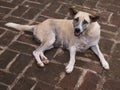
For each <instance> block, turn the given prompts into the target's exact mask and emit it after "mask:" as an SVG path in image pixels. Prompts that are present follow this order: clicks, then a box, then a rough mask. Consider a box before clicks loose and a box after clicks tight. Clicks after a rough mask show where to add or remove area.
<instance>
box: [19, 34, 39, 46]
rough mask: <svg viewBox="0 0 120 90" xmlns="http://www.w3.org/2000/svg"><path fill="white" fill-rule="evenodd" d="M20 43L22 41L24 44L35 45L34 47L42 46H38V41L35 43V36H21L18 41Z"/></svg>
mask: <svg viewBox="0 0 120 90" xmlns="http://www.w3.org/2000/svg"><path fill="white" fill-rule="evenodd" d="M17 40H18V41H22V42H26V43H28V44H33V45H40V43H39V44H38V43H37V41H35V40H34V39H33V36H31V35H29V36H28V35H21V36H20V37H19V38H18V39H17Z"/></svg>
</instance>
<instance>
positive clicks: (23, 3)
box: [23, 1, 41, 4]
mask: <svg viewBox="0 0 120 90" xmlns="http://www.w3.org/2000/svg"><path fill="white" fill-rule="evenodd" d="M27 2H30V3H34V4H41V3H40V2H34V1H27ZM24 3H25V2H24ZM24 3H23V4H24Z"/></svg>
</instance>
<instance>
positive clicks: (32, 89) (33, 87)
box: [30, 81, 38, 90]
mask: <svg viewBox="0 0 120 90" xmlns="http://www.w3.org/2000/svg"><path fill="white" fill-rule="evenodd" d="M37 84H38V81H36V83H35V84H34V85H33V86H32V88H31V89H30V90H34V89H35V87H36V85H37Z"/></svg>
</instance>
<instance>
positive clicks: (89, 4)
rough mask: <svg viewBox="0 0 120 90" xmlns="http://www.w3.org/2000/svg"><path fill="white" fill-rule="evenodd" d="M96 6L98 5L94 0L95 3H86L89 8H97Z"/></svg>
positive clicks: (88, 1) (88, 0)
mask: <svg viewBox="0 0 120 90" xmlns="http://www.w3.org/2000/svg"><path fill="white" fill-rule="evenodd" d="M96 4H97V1H94V0H93V1H91V0H87V1H85V2H84V5H85V6H86V7H89V8H95V7H96Z"/></svg>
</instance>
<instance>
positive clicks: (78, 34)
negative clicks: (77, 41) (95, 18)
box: [74, 32, 82, 37]
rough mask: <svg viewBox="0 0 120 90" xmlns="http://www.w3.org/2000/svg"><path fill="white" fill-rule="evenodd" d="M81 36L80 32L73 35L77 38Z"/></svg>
mask: <svg viewBox="0 0 120 90" xmlns="http://www.w3.org/2000/svg"><path fill="white" fill-rule="evenodd" d="M81 34H82V33H80V32H74V35H75V36H77V37H78V36H80V35H81Z"/></svg>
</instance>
